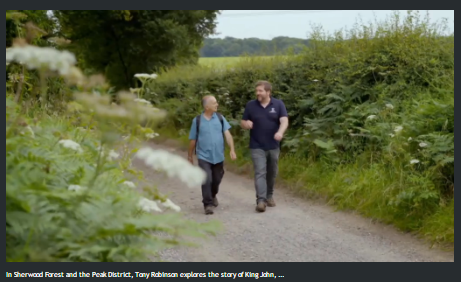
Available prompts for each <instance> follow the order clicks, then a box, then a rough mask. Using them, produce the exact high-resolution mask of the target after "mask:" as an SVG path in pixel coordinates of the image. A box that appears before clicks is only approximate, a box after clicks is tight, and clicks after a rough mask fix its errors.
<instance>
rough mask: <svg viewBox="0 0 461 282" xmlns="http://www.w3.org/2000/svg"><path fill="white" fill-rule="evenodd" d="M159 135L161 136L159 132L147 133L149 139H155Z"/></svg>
mask: <svg viewBox="0 0 461 282" xmlns="http://www.w3.org/2000/svg"><path fill="white" fill-rule="evenodd" d="M157 136H159V134H158V133H147V134H146V138H149V139H154V138H155V137H157Z"/></svg>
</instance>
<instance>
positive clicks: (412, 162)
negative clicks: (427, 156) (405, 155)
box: [410, 159, 419, 164]
mask: <svg viewBox="0 0 461 282" xmlns="http://www.w3.org/2000/svg"><path fill="white" fill-rule="evenodd" d="M417 163H419V160H416V159H414V160H411V161H410V164H417Z"/></svg>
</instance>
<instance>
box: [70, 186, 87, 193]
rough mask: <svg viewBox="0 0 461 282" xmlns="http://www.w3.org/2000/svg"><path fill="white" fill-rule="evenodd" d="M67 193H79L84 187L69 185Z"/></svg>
mask: <svg viewBox="0 0 461 282" xmlns="http://www.w3.org/2000/svg"><path fill="white" fill-rule="evenodd" d="M67 189H68V190H69V191H76V192H78V191H80V190H82V189H84V187H82V186H80V185H69V187H68V188H67Z"/></svg>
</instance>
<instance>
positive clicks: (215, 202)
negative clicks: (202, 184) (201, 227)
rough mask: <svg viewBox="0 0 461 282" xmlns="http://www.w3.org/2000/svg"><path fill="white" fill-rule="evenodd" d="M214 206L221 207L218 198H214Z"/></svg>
mask: <svg viewBox="0 0 461 282" xmlns="http://www.w3.org/2000/svg"><path fill="white" fill-rule="evenodd" d="M213 206H215V207H217V206H219V202H218V198H217V197H214V198H213Z"/></svg>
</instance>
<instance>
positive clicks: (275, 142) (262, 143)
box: [241, 81, 288, 212]
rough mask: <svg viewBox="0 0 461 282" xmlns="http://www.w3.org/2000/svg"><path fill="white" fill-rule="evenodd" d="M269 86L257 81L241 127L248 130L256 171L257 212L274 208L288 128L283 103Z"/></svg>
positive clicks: (267, 83)
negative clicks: (273, 95) (281, 142)
mask: <svg viewBox="0 0 461 282" xmlns="http://www.w3.org/2000/svg"><path fill="white" fill-rule="evenodd" d="M271 92H272V85H271V84H270V83H269V82H267V81H259V82H258V83H256V97H257V99H256V100H253V101H250V102H248V103H247V105H246V107H245V112H244V113H243V118H242V121H241V126H242V128H244V129H249V130H250V151H251V158H252V160H253V166H254V170H255V189H256V211H258V212H264V211H265V210H266V205H267V206H269V207H275V201H274V198H273V195H274V184H275V178H276V176H277V173H278V159H279V155H280V141H281V140H282V138H283V135H284V134H285V131H286V129H287V128H288V114H287V110H286V107H285V104H284V103H283V102H282V101H281V100H278V99H275V98H273V97H271Z"/></svg>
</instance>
